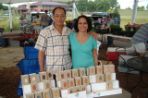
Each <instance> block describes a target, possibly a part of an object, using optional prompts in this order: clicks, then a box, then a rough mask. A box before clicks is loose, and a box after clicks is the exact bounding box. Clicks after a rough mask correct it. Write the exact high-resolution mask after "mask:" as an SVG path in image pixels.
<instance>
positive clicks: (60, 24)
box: [35, 7, 71, 74]
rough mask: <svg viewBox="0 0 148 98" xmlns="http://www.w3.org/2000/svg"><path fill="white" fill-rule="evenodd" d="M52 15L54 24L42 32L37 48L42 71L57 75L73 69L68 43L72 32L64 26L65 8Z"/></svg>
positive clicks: (54, 10)
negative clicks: (59, 72) (62, 71)
mask: <svg viewBox="0 0 148 98" xmlns="http://www.w3.org/2000/svg"><path fill="white" fill-rule="evenodd" d="M52 15H53V16H52V17H53V24H52V25H50V26H48V27H46V28H44V29H43V30H41V32H40V34H39V37H38V40H37V42H36V45H35V48H37V49H38V50H39V55H38V58H39V64H40V71H44V70H48V71H50V72H51V73H53V74H55V73H56V72H58V71H61V70H64V69H69V68H71V58H70V54H69V41H68V35H69V33H70V32H71V30H70V29H69V28H67V27H66V26H64V21H65V19H66V10H65V9H64V8H63V7H56V8H54V9H53V11H52Z"/></svg>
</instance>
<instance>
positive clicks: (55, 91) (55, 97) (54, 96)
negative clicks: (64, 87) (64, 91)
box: [52, 88, 60, 98]
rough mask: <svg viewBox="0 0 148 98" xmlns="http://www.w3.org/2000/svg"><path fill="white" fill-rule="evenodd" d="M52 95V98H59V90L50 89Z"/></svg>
mask: <svg viewBox="0 0 148 98" xmlns="http://www.w3.org/2000/svg"><path fill="white" fill-rule="evenodd" d="M52 95H53V98H59V97H60V89H59V88H52Z"/></svg>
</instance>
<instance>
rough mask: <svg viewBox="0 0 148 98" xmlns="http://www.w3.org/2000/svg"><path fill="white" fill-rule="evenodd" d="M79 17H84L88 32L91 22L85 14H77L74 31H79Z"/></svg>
mask: <svg viewBox="0 0 148 98" xmlns="http://www.w3.org/2000/svg"><path fill="white" fill-rule="evenodd" d="M80 18H84V19H86V22H87V24H88V29H87V32H89V31H90V30H91V29H92V22H91V20H90V18H89V17H87V16H85V15H81V16H79V17H78V18H77V19H76V21H75V23H74V29H75V31H76V32H78V31H79V29H78V22H79V20H80Z"/></svg>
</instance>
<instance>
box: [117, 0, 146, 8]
mask: <svg viewBox="0 0 148 98" xmlns="http://www.w3.org/2000/svg"><path fill="white" fill-rule="evenodd" d="M117 2H118V3H119V5H120V8H121V9H125V8H129V7H130V8H133V3H134V0H117ZM147 5H148V0H139V2H138V6H145V7H146V6H147Z"/></svg>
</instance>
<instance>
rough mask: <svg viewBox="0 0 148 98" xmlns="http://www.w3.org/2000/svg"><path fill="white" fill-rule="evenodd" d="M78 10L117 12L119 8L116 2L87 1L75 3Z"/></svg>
mask: <svg viewBox="0 0 148 98" xmlns="http://www.w3.org/2000/svg"><path fill="white" fill-rule="evenodd" d="M76 5H77V7H78V10H79V11H81V12H83V11H89V12H94V11H111V12H114V11H115V10H116V11H117V9H118V8H120V6H119V4H118V2H117V0H95V1H88V0H78V1H77V3H76Z"/></svg>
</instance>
